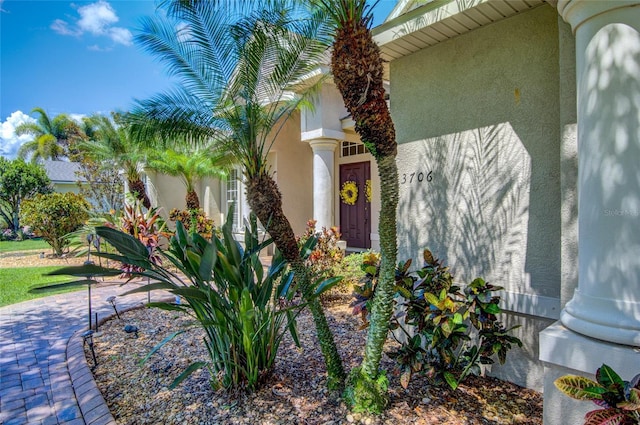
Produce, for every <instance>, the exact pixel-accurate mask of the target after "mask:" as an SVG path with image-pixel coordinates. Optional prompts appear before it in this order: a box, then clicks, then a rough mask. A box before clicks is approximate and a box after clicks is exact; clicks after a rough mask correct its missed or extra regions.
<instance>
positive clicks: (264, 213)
mask: <svg viewBox="0 0 640 425" xmlns="http://www.w3.org/2000/svg"><path fill="white" fill-rule="evenodd" d="M169 6H170V7H169V16H173V17H174V18H176V20H175V21H172V20H160V19H157V20H147V21H145V22H144V23H143V34H142V35H141V36H139V37H138V41H139V42H140V43H142V45H143V46H144V47H145V48H146V49H147V50H149V51H150V52H151V53H153V54H155V55H157V56H158V57H160V58H161V59H163V60H164V61H165V62H166V63H167V64H168V67H169V70H170V71H171V73H172V74H175V75H176V76H179V77H180V78H181V85H180V86H179V87H177V88H176V89H175V90H173V91H172V92H169V93H165V94H161V95H158V96H156V97H154V98H153V99H151V100H149V101H146V102H142V103H141V108H140V109H139V110H138V111H136V113H135V114H134V117H136V116H138V117H140V116H143V118H142V125H141V129H140V130H139V131H143V132H151V133H153V134H158V133H164V137H165V140H171V139H172V138H173V137H175V136H176V135H178V136H179V135H182V136H183V137H184V135H188V137H190V138H191V139H192V140H202V141H211V140H215V141H216V142H217V143H219V144H220V145H221V146H223V147H224V149H226V150H227V151H228V152H230V153H232V154H233V156H234V157H235V159H236V160H237V161H238V162H239V163H240V164H241V165H242V167H243V172H244V176H245V182H246V194H247V201H248V204H249V206H250V207H251V210H252V211H253V212H254V213H255V214H256V215H257V216H258V218H259V219H260V221H261V222H262V223H263V224H264V225H265V226H266V227H267V228H268V230H269V233H270V234H271V236H272V238H273V240H274V243H275V245H276V246H277V248H278V249H279V250H280V251H281V252H282V253H283V255H284V257H285V258H286V259H287V261H288V262H289V263H290V265H291V267H292V269H293V270H294V272H295V275H296V280H297V282H298V284H299V287H300V289H301V292H302V294H303V296H304V297H305V299H306V300H307V301H308V305H309V308H310V311H311V313H312V315H313V318H314V321H315V325H316V330H317V334H318V339H319V341H320V344H321V348H322V353H323V355H324V358H325V362H326V364H327V371H328V385H329V387H330V388H337V387H339V386H341V385H342V383H343V381H344V377H345V373H344V369H343V367H342V361H341V359H340V356H339V353H338V351H337V348H336V345H335V342H334V340H333V334H332V332H331V330H330V328H329V326H328V323H327V319H326V316H325V315H324V311H323V310H322V306H321V305H320V303H319V300H318V298H317V297H315V296H314V288H313V285H312V282H311V276H310V272H309V270H308V269H307V268H306V267H305V265H304V261H303V259H302V257H301V254H300V251H299V249H298V246H297V242H296V238H295V234H294V232H293V229H292V227H291V224H290V223H289V221H288V219H287V217H286V216H285V215H284V212H283V209H282V196H281V193H280V191H279V189H278V186H277V184H276V182H275V180H274V179H273V176H272V174H271V172H270V170H269V169H268V168H267V154H268V152H269V150H270V148H271V146H272V144H273V142H274V140H275V137H276V136H277V134H278V133H279V131H280V129H281V128H282V127H283V125H284V124H285V122H286V120H287V118H288V117H289V116H290V115H291V114H292V113H293V112H294V111H295V110H296V108H298V107H299V106H300V102H301V101H302V100H303V99H304V98H305V94H307V93H308V91H309V90H310V89H307V90H306V91H305V92H304V93H299V94H298V96H290V94H292V92H291V90H290V86H291V85H292V83H293V82H295V81H298V80H300V79H301V78H302V77H303V76H304V75H306V74H308V73H309V72H310V71H311V70H312V69H313V68H314V67H315V66H316V65H317V63H318V62H317V61H318V59H319V58H320V57H321V55H322V54H324V52H325V51H326V48H327V47H328V38H327V37H326V34H323V28H324V27H323V21H322V20H321V19H318V16H310V15H309V14H308V13H306V12H305V11H303V10H301V9H299V8H298V6H297V5H296V2H295V1H286V0H272V1H268V2H261V3H260V7H259V9H260V10H256V7H255V2H236V1H226V2H225V1H219V2H215V1H213V2H201V1H181V0H175V1H171V2H170V5H169ZM238 16H241V18H237V17H238ZM234 18H235V19H234ZM310 18H311V19H310ZM178 23H179V24H180V25H179V26H178V28H180V29H179V30H178V31H176V27H177V24H178ZM323 35H324V38H323ZM149 124H150V125H149ZM162 127H164V130H166V131H161V130H160V128H162Z"/></svg>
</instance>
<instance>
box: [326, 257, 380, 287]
mask: <svg viewBox="0 0 640 425" xmlns="http://www.w3.org/2000/svg"><path fill="white" fill-rule="evenodd" d="M371 254H373V255H377V254H376V253H374V252H373V251H365V252H354V253H351V254H348V255H345V256H344V257H343V258H342V260H340V262H339V263H338V264H336V265H335V266H334V267H333V269H332V272H333V274H334V275H335V276H342V282H341V283H340V285H341V286H342V287H344V288H349V289H351V288H352V287H353V286H354V285H357V284H359V283H362V282H361V281H362V279H363V278H365V275H366V273H365V271H364V270H363V264H364V262H365V261H366V260H365V259H366V258H367V257H368V256H370V255H371ZM376 263H377V261H376Z"/></svg>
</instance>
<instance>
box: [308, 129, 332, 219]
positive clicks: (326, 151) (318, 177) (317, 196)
mask: <svg viewBox="0 0 640 425" xmlns="http://www.w3.org/2000/svg"><path fill="white" fill-rule="evenodd" d="M309 144H310V145H311V149H312V150H313V218H314V219H315V220H317V223H316V228H317V229H322V228H323V227H326V228H327V229H328V228H330V227H331V226H333V224H334V222H333V209H334V199H333V187H334V184H335V183H334V176H333V174H334V163H335V161H334V152H335V150H336V147H337V146H338V142H337V141H336V140H333V139H315V140H311V141H310V142H309Z"/></svg>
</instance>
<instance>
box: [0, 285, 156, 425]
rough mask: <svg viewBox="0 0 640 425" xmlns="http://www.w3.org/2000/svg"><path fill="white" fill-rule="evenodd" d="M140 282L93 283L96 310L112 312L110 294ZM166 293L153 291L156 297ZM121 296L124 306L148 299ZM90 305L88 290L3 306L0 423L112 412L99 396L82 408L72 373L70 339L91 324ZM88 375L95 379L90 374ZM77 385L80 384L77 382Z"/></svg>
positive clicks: (73, 420) (62, 420) (85, 420)
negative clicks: (68, 357) (124, 283)
mask: <svg viewBox="0 0 640 425" xmlns="http://www.w3.org/2000/svg"><path fill="white" fill-rule="evenodd" d="M136 285H139V284H138V283H129V284H127V285H126V286H121V284H120V283H116V282H106V283H100V284H98V285H97V286H94V287H93V289H92V297H91V299H92V307H93V311H94V313H95V312H97V313H98V315H99V318H104V317H106V316H108V315H111V314H113V307H112V306H111V304H109V303H108V302H107V301H106V299H107V298H108V297H109V296H111V295H119V294H122V293H124V292H126V291H127V290H128V289H131V288H132V287H133V286H136ZM162 296H163V294H154V295H153V296H152V300H158V299H159V298H160V297H162ZM164 297H166V294H164ZM116 300H117V305H118V310H121V309H125V308H128V307H132V306H134V305H139V304H141V303H142V302H146V300H147V295H146V294H135V295H128V296H126V297H117V299H116ZM87 310H88V308H87V291H86V289H85V290H84V291H79V292H69V293H65V294H59V295H53V296H50V297H45V298H40V299H36V300H32V301H25V302H22V303H19V304H14V305H10V306H6V307H1V308H0V424H4V425H18V424H73V425H75V424H90V423H91V424H93V423H98V422H96V419H99V417H97V415H98V416H104V418H103V419H105V418H106V417H107V416H106V415H108V410H107V409H106V406H105V405H104V402H103V401H101V400H98V397H96V400H90V401H89V404H88V405H87V404H85V406H84V409H83V410H81V409H80V405H79V403H78V400H77V398H76V395H77V394H78V388H75V390H74V387H73V385H72V379H71V374H70V371H71V373H73V371H74V366H75V365H74V364H71V363H72V362H68V361H67V344H68V342H69V339H70V338H71V336H72V335H73V334H74V333H75V332H76V331H79V330H84V329H87V327H88V317H87ZM76 351H77V350H76ZM76 358H77V357H76ZM73 361H74V362H75V360H73ZM85 377H86V380H91V381H92V380H93V377H92V376H90V374H86V376H85ZM75 384H76V387H78V382H77V381H76V382H75ZM96 393H97V391H96ZM97 395H98V396H99V393H97ZM99 398H100V399H101V398H102V397H101V396H100V397H99ZM83 403H85V402H84V401H83ZM87 406H88V408H89V409H91V410H89V411H87ZM108 417H109V418H110V415H108ZM102 422H104V420H103V421H102ZM107 423H108V421H107Z"/></svg>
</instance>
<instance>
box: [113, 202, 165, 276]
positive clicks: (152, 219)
mask: <svg viewBox="0 0 640 425" xmlns="http://www.w3.org/2000/svg"><path fill="white" fill-rule="evenodd" d="M159 219H160V215H159V213H158V209H157V208H152V209H150V210H148V211H147V212H146V213H143V212H142V209H141V208H140V203H139V202H137V201H136V202H134V203H133V204H128V205H125V207H124V214H123V216H122V223H121V225H120V230H122V231H123V232H125V233H127V234H129V235H131V236H133V237H134V238H136V239H138V240H139V241H140V242H142V244H143V245H144V246H146V247H147V251H149V260H150V261H151V262H152V263H153V264H161V263H162V260H161V258H160V256H159V255H158V253H157V252H156V248H157V247H158V245H159V244H160V241H159V238H160V231H161V230H162V228H163V227H164V223H160V220H159ZM114 227H115V226H114ZM121 269H122V277H126V278H130V277H132V273H134V272H142V271H144V269H143V268H142V267H139V266H136V265H133V264H122V267H121Z"/></svg>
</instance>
